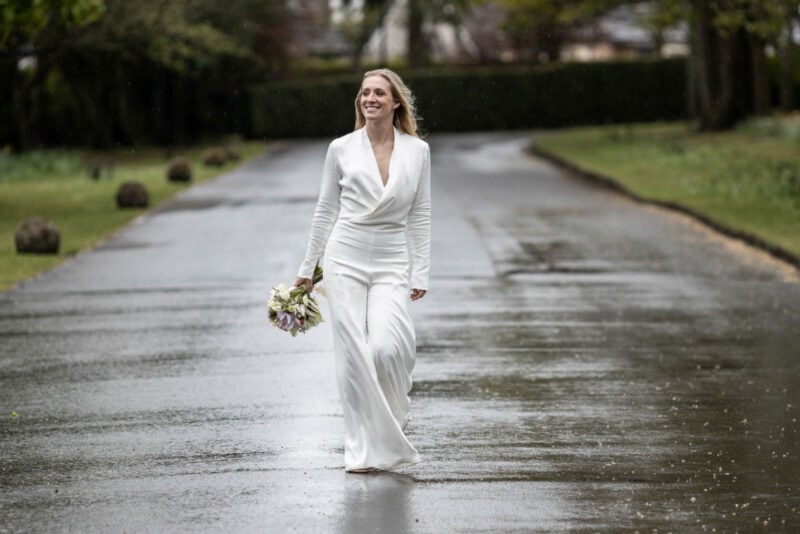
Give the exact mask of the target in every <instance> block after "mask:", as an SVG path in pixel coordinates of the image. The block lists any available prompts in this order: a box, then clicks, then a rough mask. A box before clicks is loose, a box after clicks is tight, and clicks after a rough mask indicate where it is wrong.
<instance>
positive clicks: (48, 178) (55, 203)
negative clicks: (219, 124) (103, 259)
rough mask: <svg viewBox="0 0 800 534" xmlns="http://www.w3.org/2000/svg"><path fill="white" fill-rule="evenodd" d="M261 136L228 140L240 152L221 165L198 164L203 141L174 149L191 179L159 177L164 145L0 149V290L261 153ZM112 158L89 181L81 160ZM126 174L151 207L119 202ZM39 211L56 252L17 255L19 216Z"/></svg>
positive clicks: (162, 172) (163, 172) (164, 166)
mask: <svg viewBox="0 0 800 534" xmlns="http://www.w3.org/2000/svg"><path fill="white" fill-rule="evenodd" d="M265 147H266V145H265V144H264V143H263V142H257V141H253V142H242V143H236V144H235V145H233V148H234V149H235V150H236V152H238V154H239V155H240V156H241V159H240V160H239V161H238V162H236V163H227V164H226V165H224V166H223V167H206V166H204V165H203V164H202V152H203V149H202V148H192V149H187V150H185V151H182V152H181V153H180V154H179V155H180V156H182V157H185V158H187V159H188V160H190V161H191V162H192V168H193V178H192V182H191V183H190V184H176V183H170V182H168V181H167V179H166V171H167V165H168V162H169V161H168V158H167V157H166V156H165V152H164V150H163V149H157V148H148V149H144V150H143V149H137V150H134V149H128V150H122V149H120V150H117V151H113V152H109V153H105V152H104V153H92V152H87V151H78V150H45V151H35V152H29V153H25V154H21V155H18V156H9V155H2V154H0V291H2V290H5V289H8V288H9V287H11V286H13V285H14V284H16V283H17V282H20V281H22V280H25V279H27V278H30V277H32V276H34V275H35V274H37V273H40V272H42V271H45V270H48V269H51V268H53V267H54V266H56V265H58V264H59V263H61V262H63V261H64V260H65V259H66V258H68V257H71V256H74V255H75V254H77V253H78V252H80V251H82V250H85V249H87V248H90V247H92V246H93V245H95V244H96V243H98V242H100V241H102V240H103V239H105V238H107V237H108V236H109V235H111V234H113V233H114V232H115V231H116V230H118V229H119V228H120V227H122V226H124V225H125V224H127V223H128V222H130V221H131V220H133V219H134V218H136V217H138V216H139V215H141V214H142V213H144V212H145V211H146V210H147V209H150V208H153V207H155V206H157V205H158V204H160V203H161V202H163V201H165V200H167V199H168V198H170V197H172V196H173V195H175V194H176V193H178V192H179V191H182V190H184V189H186V188H188V187H190V186H191V185H192V184H197V183H200V182H204V181H207V180H210V179H211V178H214V177H216V176H218V175H220V174H222V173H224V172H229V171H230V170H232V169H234V168H235V167H236V166H238V165H239V164H241V163H243V162H245V161H247V160H249V159H252V158H253V157H255V156H257V155H259V154H261V153H263V152H264V149H265ZM87 161H89V162H92V161H94V162H105V163H109V162H111V163H113V165H112V166H111V167H110V169H112V171H111V173H110V174H109V175H108V176H107V175H106V173H102V175H101V177H100V178H99V179H97V180H93V179H91V178H90V176H89V172H88V171H87V165H86V162H87ZM128 180H136V181H139V182H142V183H143V184H145V186H146V187H147V189H148V191H149V193H150V207H149V208H143V209H119V208H117V205H116V200H115V198H116V192H117V188H118V187H119V185H120V184H121V183H123V182H125V181H128ZM33 215H40V216H43V217H47V218H48V219H50V220H51V221H53V222H54V223H55V225H56V226H57V227H58V229H59V232H60V234H61V248H60V252H59V254H54V255H50V254H48V255H39V254H18V253H17V252H16V247H15V244H14V233H15V232H16V229H17V227H18V226H19V224H20V223H21V222H22V220H23V219H25V218H27V217H29V216H33Z"/></svg>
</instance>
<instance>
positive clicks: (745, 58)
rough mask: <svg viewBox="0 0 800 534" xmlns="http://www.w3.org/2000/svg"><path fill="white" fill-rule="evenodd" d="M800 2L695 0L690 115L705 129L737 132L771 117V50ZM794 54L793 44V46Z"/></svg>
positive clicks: (690, 14)
mask: <svg viewBox="0 0 800 534" xmlns="http://www.w3.org/2000/svg"><path fill="white" fill-rule="evenodd" d="M798 5H800V2H798V1H797V0H771V1H763V0H690V1H689V2H688V20H689V25H690V41H691V45H690V46H691V55H690V58H689V82H690V86H689V91H688V93H689V96H690V110H691V111H692V112H693V114H694V115H695V116H697V117H699V119H700V126H701V129H709V130H717V129H725V128H730V127H732V126H733V125H734V124H735V123H736V122H737V121H739V120H740V119H742V118H743V117H745V116H747V115H749V114H763V113H766V112H768V111H769V108H770V105H771V97H770V93H769V76H768V72H767V62H766V55H765V54H766V52H765V49H766V46H767V44H778V43H779V40H780V38H781V35H782V34H784V32H786V22H785V17H786V13H787V10H788V11H789V12H792V11H793V12H795V13H796V12H797V8H798ZM788 46H789V48H790V49H791V47H792V45H791V43H790V44H789V45H788Z"/></svg>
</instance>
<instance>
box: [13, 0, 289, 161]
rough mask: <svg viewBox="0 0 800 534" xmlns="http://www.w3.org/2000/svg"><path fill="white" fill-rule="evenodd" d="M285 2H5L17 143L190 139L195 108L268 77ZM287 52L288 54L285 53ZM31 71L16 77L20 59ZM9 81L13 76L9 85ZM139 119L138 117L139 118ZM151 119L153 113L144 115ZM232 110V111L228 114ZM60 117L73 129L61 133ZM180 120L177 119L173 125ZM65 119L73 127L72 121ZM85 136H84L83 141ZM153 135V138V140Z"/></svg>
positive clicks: (200, 0) (152, 0) (198, 0)
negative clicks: (271, 37) (274, 31)
mask: <svg viewBox="0 0 800 534" xmlns="http://www.w3.org/2000/svg"><path fill="white" fill-rule="evenodd" d="M283 6H284V3H283V2H263V1H258V0H237V1H236V2H224V1H223V0H169V1H166V0H138V1H137V2H130V1H128V0H62V1H58V0H32V1H28V2H25V1H23V0H0V14H2V17H3V18H2V19H1V24H0V31H3V33H2V35H3V36H4V38H3V41H2V44H3V45H4V47H5V55H6V60H5V61H4V63H3V72H4V74H6V73H7V74H8V77H9V82H8V83H9V84H10V86H11V87H12V89H11V91H10V92H11V94H12V95H13V100H14V106H13V110H14V112H13V113H14V123H15V128H14V130H15V136H14V137H15V138H16V143H17V144H19V145H21V146H22V147H28V146H34V145H38V144H42V143H45V142H49V141H50V140H51V139H52V136H53V134H54V128H56V127H59V128H60V131H59V132H55V133H56V134H57V135H56V137H57V140H59V141H71V142H84V141H85V140H87V138H88V141H89V142H90V143H91V144H93V145H96V146H109V145H111V144H112V143H114V142H115V141H120V140H121V141H123V142H133V141H134V140H135V139H137V138H139V137H142V136H146V137H148V138H149V139H150V140H155V141H159V142H170V141H171V140H173V141H175V140H181V139H184V138H185V134H186V133H187V127H190V128H192V129H194V128H193V127H191V123H192V121H194V122H195V123H196V122H197V121H198V120H200V118H197V117H194V118H192V119H190V121H189V123H186V121H185V120H183V119H184V118H186V117H190V116H191V115H192V112H193V108H194V107H195V106H196V105H197V103H196V102H195V100H196V99H197V98H200V97H202V95H203V94H205V95H208V94H210V93H211V92H213V91H214V88H215V87H216V88H217V95H218V96H217V97H214V98H215V99H217V100H221V101H223V104H221V105H224V101H225V99H226V98H229V97H227V96H226V95H225V93H232V92H235V91H236V90H238V86H237V85H236V84H235V83H232V82H234V80H236V79H237V78H238V79H239V80H238V81H240V82H241V83H240V84H238V85H244V83H245V82H246V79H244V78H248V77H252V76H255V75H256V74H258V73H260V72H263V70H265V69H268V68H270V61H273V59H274V57H273V53H274V52H275V48H274V47H271V46H264V44H265V41H264V40H263V38H262V36H263V33H264V28H267V27H269V26H270V25H274V24H278V23H279V22H282V21H281V20H279V17H278V15H279V14H281V13H282V10H283ZM279 53H280V52H279ZM26 54H27V55H30V56H31V57H33V58H35V62H33V63H32V64H31V65H32V66H31V68H29V69H27V70H20V69H18V68H16V63H17V59H18V58H19V57H20V56H22V55H26ZM4 77H5V76H4ZM137 110H138V111H139V112H137ZM141 111H144V112H145V113H141ZM223 111H224V110H223ZM53 115H58V116H60V117H68V118H69V121H70V126H71V127H66V125H57V126H54V125H53V124H52V121H51V120H49V119H48V117H51V116H53ZM171 115H172V116H171ZM64 120H67V119H64ZM79 136H80V137H79ZM153 136H154V137H153Z"/></svg>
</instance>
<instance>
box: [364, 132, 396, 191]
mask: <svg viewBox="0 0 800 534" xmlns="http://www.w3.org/2000/svg"><path fill="white" fill-rule="evenodd" d="M392 136H393V137H394V141H393V142H392V153H391V154H389V162H388V168H387V169H386V171H387V174H386V183H384V181H383V176H382V175H381V166H380V164H378V156H377V155H376V154H375V149H374V148H372V142H371V141H370V139H369V134H367V128H366V127H365V128H364V140H365V141H366V144H367V148H369V151H370V153H371V154H372V161H373V162H374V163H375V170H376V171H377V173H378V183H380V184H381V187H382V188H383V190H384V191H385V190H386V189H387V188H388V187H389V183H391V182H392V161H393V160H394V153H395V151H396V150H397V137H398V136H397V129H396V128H395V127H394V126H392Z"/></svg>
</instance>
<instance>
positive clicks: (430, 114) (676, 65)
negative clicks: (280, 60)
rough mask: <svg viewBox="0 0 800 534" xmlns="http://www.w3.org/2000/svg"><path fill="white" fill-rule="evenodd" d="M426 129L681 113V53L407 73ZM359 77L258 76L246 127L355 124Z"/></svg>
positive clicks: (309, 128) (318, 130) (275, 133)
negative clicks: (268, 79)
mask: <svg viewBox="0 0 800 534" xmlns="http://www.w3.org/2000/svg"><path fill="white" fill-rule="evenodd" d="M403 77H404V79H405V80H406V82H407V83H408V85H409V86H410V87H411V89H412V90H413V91H414V94H415V95H416V97H417V105H418V108H419V112H420V114H421V115H422V117H423V122H422V127H423V130H425V131H428V132H441V131H469V130H497V129H509V130H510V129H521V128H552V127H559V126H567V125H574V124H602V123H617V122H631V121H652V120H669V119H678V118H681V117H683V116H684V115H685V109H686V99H685V96H684V91H685V86H686V83H685V63H684V61H683V60H681V59H670V60H659V61H637V62H615V63H572V64H564V65H557V66H549V67H544V68H535V69H533V68H528V69H520V68H515V69H508V68H504V69H480V70H470V71H465V72H447V71H439V72H432V71H429V72H424V73H412V74H405V75H404V76H403ZM359 81H360V79H359V77H339V78H334V79H320V80H314V79H311V80H302V81H293V82H279V83H271V84H263V85H259V86H256V87H253V88H252V89H251V91H250V106H251V113H252V115H251V128H252V131H251V132H250V133H251V135H254V136H259V137H268V138H275V137H316V136H331V135H339V134H342V133H344V132H347V131H349V130H352V128H353V120H354V111H353V101H354V99H355V95H356V92H357V90H358V84H359Z"/></svg>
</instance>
